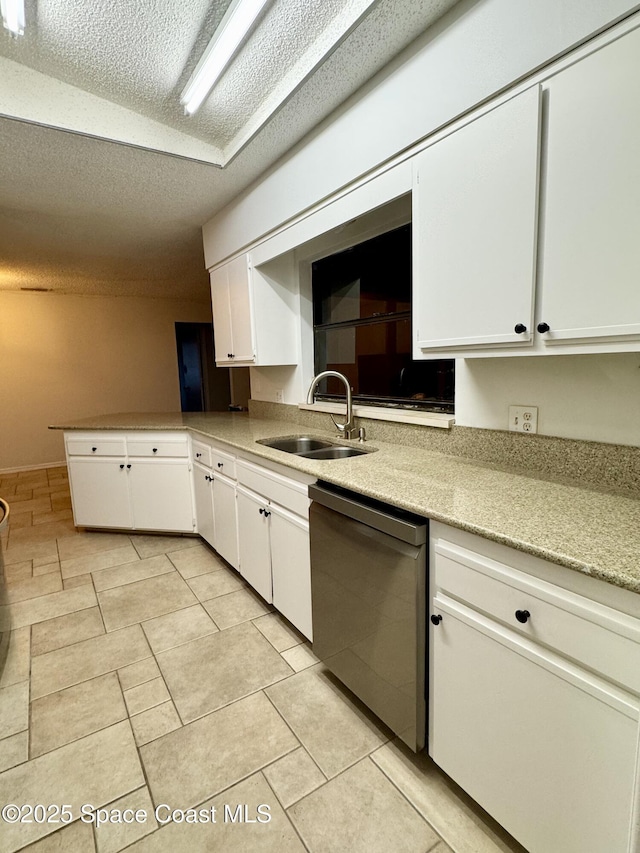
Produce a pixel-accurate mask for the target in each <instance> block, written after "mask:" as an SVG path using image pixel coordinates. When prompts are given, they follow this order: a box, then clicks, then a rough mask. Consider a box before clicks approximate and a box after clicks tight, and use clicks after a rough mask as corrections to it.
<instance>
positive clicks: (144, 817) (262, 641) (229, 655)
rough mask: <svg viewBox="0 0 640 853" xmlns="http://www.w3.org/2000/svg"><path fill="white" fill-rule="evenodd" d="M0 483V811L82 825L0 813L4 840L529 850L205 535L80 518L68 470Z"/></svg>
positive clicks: (119, 845)
mask: <svg viewBox="0 0 640 853" xmlns="http://www.w3.org/2000/svg"><path fill="white" fill-rule="evenodd" d="M0 494H1V495H2V496H3V497H5V498H6V499H7V500H8V501H9V502H10V505H11V523H10V526H9V530H8V532H6V533H5V534H3V542H2V545H3V551H4V560H5V575H6V579H7V585H8V593H9V602H10V603H9V605H8V606H7V609H8V611H9V615H10V618H11V624H12V629H13V630H12V634H11V643H10V648H9V657H8V660H7V665H6V667H5V669H4V672H3V675H2V679H1V680H0V805H4V804H6V803H15V804H17V805H22V804H27V803H30V804H36V803H39V804H42V805H45V806H49V805H51V806H53V805H59V806H62V805H63V804H64V805H68V806H70V809H71V812H72V814H73V815H74V818H75V819H74V820H73V821H72V822H68V824H65V823H54V822H39V821H41V820H42V815H41V814H35V813H34V815H33V817H34V820H33V822H30V823H20V824H12V823H8V822H6V821H3V820H2V819H0V850H2V851H5V853H9V852H10V851H16V850H21V849H28V850H32V851H37V853H53V851H64V853H85V851H87V853H90V851H96V850H97V851H99V853H117V851H120V850H124V849H127V850H131V851H139V853H143V851H172V853H174V851H178V853H179V851H189V853H199V851H203V853H204V851H238V853H251V851H278V853H287V851H292V853H293V851H305V850H307V851H311V853H332V851H336V853H337V851H340V853H342V851H346V850H348V851H350V853H359V851H363V853H364V851H366V853H374V851H385V853H396V851H397V853H400V851H407V853H427V851H430V853H447V851H455V853H496V851H503V853H504V851H514V850H518V849H521V848H518V847H517V845H515V844H514V843H513V842H512V841H511V840H510V839H509V838H508V837H507V836H505V835H504V834H503V833H502V832H501V831H500V829H499V828H498V827H496V826H495V825H494V824H493V823H492V822H491V821H489V820H487V819H484V818H483V816H481V813H480V812H479V810H477V809H476V808H474V807H473V805H472V804H471V803H470V802H469V801H468V800H467V799H466V798H465V796H464V794H462V793H461V792H460V791H459V790H458V789H457V788H455V786H453V785H452V783H450V782H449V781H448V780H447V779H446V777H444V776H443V775H442V774H441V773H440V772H439V771H438V770H437V769H436V768H435V766H434V765H433V764H432V763H431V762H430V761H429V759H428V758H427V757H426V756H424V755H422V756H419V757H415V756H413V755H412V754H411V753H409V752H408V751H407V750H406V749H405V748H404V747H403V746H402V745H401V744H399V743H398V742H397V741H396V740H394V739H393V735H392V734H391V733H390V732H389V731H388V730H387V729H386V728H385V727H384V726H383V725H382V724H381V723H380V722H379V721H378V720H377V719H376V718H375V717H373V716H372V715H371V714H370V713H369V712H368V711H367V709H365V708H364V707H363V706H362V705H361V704H359V702H358V701H357V700H356V699H355V698H354V697H353V696H352V695H351V694H350V693H349V692H348V691H347V690H346V689H345V688H344V687H342V686H341V685H340V684H339V683H338V682H337V681H336V680H335V679H334V678H333V677H332V676H331V675H330V674H329V673H328V672H327V671H326V670H325V669H324V668H323V666H322V664H321V663H319V662H318V661H317V660H316V658H315V657H314V656H313V653H312V651H311V648H310V647H309V645H308V644H307V643H306V642H305V641H304V638H303V637H301V636H300V635H299V634H298V633H297V632H296V631H295V630H294V629H293V628H292V627H291V626H290V625H289V624H288V623H287V622H286V621H285V620H284V619H282V618H281V617H280V616H279V615H278V614H277V613H276V612H274V611H273V610H272V608H271V607H270V606H268V605H266V604H265V603H264V602H263V601H262V600H261V599H260V598H259V597H258V596H256V595H255V594H254V593H253V592H252V591H251V590H250V589H249V588H248V587H247V586H246V585H245V584H244V582H243V581H242V578H241V577H240V576H239V575H238V574H237V573H236V572H234V571H233V570H231V569H230V568H229V567H227V566H226V565H225V564H224V563H223V562H222V561H221V560H220V559H219V558H218V557H217V556H216V554H215V553H214V552H213V551H212V550H211V549H209V548H208V547H207V546H205V545H204V544H202V543H201V541H200V540H199V539H197V538H193V537H179V536H176V537H173V536H149V535H134V534H131V535H129V534H126V533H98V532H86V531H80V530H76V529H75V528H74V526H73V521H72V514H71V501H70V497H69V490H68V482H67V473H66V470H65V469H64V468H49V469H43V470H38V471H28V472H20V473H17V474H10V475H6V474H5V475H2V476H1V477H0ZM83 806H85V807H86V808H85V819H84V820H82V819H79V818H80V814H81V808H82V807H83ZM159 806H161V808H160V812H159V814H158V815H157V817H158V818H159V819H158V820H156V816H155V815H154V810H155V809H156V807H159ZM194 807H197V809H198V811H199V812H200V813H201V814H200V815H199V816H198V817H199V818H200V819H199V822H197V823H193V822H189V820H188V818H189V816H191V817H193V816H194V815H195V812H193V809H194ZM238 807H240V808H238ZM97 809H107V810H108V811H109V812H110V813H111V815H112V818H113V820H111V821H109V822H106V823H103V824H102V825H100V826H98V825H97V823H96V817H95V816H96V815H97V814H99V812H97ZM189 809H191V810H192V811H187V810H189ZM126 810H129V811H126ZM173 810H182V811H181V812H176V814H175V817H176V819H175V820H173V821H171V820H167V814H168V813H170V812H172V811H173ZM134 812H137V815H138V818H137V819H136V818H135V817H134ZM212 815H213V816H214V817H215V821H212V820H211V816H212ZM266 815H269V816H270V818H271V819H270V820H269V821H268V822H266V820H265V817H266ZM48 816H49V817H52V818H55V817H56V814H55V813H54V812H53V810H51V811H49V813H48ZM118 816H120V818H121V822H116V821H115V818H116V817H118ZM181 816H182V818H183V820H182V822H179V818H180V817H181ZM203 816H205V817H208V818H209V820H208V821H207V822H205V821H204V817H203ZM125 818H128V820H129V821H130V822H126V821H125ZM65 819H66V816H65Z"/></svg>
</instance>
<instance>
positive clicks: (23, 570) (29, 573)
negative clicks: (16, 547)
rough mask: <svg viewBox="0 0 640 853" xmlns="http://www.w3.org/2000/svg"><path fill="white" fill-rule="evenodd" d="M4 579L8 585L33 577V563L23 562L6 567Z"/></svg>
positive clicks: (29, 561) (30, 561)
mask: <svg viewBox="0 0 640 853" xmlns="http://www.w3.org/2000/svg"><path fill="white" fill-rule="evenodd" d="M4 577H5V580H6V581H7V583H15V582H16V581H23V580H27V579H28V578H31V577H33V561H32V560H23V561H22V562H21V563H11V565H8V566H5V567H4Z"/></svg>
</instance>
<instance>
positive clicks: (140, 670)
mask: <svg viewBox="0 0 640 853" xmlns="http://www.w3.org/2000/svg"><path fill="white" fill-rule="evenodd" d="M118 677H119V678H120V686H121V687H122V689H123V690H130V689H131V688H132V687H137V686H138V685H139V684H144V683H145V681H153V679H154V678H159V677H160V670H159V669H158V664H157V663H156V659H155V658H152V657H149V658H146V659H145V660H140V661H138V662H137V663H132V664H129V666H124V667H122V669H119V670H118Z"/></svg>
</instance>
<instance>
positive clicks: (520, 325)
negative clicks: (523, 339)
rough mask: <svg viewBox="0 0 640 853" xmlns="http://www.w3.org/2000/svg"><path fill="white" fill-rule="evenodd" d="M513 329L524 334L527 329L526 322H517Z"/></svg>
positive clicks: (518, 333)
mask: <svg viewBox="0 0 640 853" xmlns="http://www.w3.org/2000/svg"><path fill="white" fill-rule="evenodd" d="M513 331H514V332H515V333H516V335H521V334H523V332H526V331H527V327H526V326H525V325H524V323H516V325H515V328H514V330H513Z"/></svg>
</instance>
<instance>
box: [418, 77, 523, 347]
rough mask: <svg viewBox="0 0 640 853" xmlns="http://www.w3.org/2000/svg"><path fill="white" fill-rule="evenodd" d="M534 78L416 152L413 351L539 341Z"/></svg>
mask: <svg viewBox="0 0 640 853" xmlns="http://www.w3.org/2000/svg"><path fill="white" fill-rule="evenodd" d="M539 128H540V90H539V87H538V86H535V87H533V88H531V89H529V90H527V91H525V92H523V93H522V94H521V95H518V96H517V97H515V98H513V99H511V100H510V101H507V102H506V103H503V104H501V105H500V106H498V107H496V108H495V109H493V110H491V111H490V112H488V113H485V114H484V115H482V116H480V117H479V118H477V119H475V120H474V121H472V122H470V123H469V124H467V125H465V126H464V127H462V128H461V129H460V130H457V131H455V132H454V133H452V134H451V135H450V136H447V137H445V138H444V139H442V140H441V141H439V142H436V143H435V144H434V145H432V146H430V147H429V148H427V149H426V150H425V151H423V152H422V153H421V154H419V155H418V156H417V157H416V158H415V172H414V192H413V201H414V214H413V221H414V229H413V241H414V242H413V259H414V260H413V281H414V306H413V334H414V341H415V347H414V357H415V358H433V357H438V356H439V357H442V354H443V351H444V354H445V355H447V354H448V355H451V352H447V351H450V350H457V351H462V352H464V351H465V349H466V348H474V349H475V348H478V347H493V346H496V345H497V346H501V345H505V344H506V345H510V346H525V347H526V346H527V345H530V344H531V340H532V326H533V292H534V280H535V256H536V219H537V198H538V163H539V150H540V145H539V139H540V130H539Z"/></svg>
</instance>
